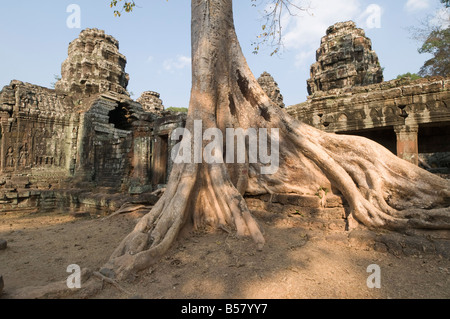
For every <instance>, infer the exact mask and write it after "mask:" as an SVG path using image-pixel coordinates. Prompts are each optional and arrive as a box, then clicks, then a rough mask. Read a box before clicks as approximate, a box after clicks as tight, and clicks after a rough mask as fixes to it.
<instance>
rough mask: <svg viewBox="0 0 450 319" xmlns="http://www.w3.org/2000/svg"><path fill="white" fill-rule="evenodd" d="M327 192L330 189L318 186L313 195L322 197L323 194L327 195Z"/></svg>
mask: <svg viewBox="0 0 450 319" xmlns="http://www.w3.org/2000/svg"><path fill="white" fill-rule="evenodd" d="M329 192H330V190H329V189H328V188H326V187H322V186H320V187H319V189H318V190H317V193H315V194H314V195H316V196H317V197H319V198H320V199H322V198H323V197H324V196H327V195H328V193H329Z"/></svg>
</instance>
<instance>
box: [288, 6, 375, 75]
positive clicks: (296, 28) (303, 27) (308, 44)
mask: <svg viewBox="0 0 450 319" xmlns="http://www.w3.org/2000/svg"><path fill="white" fill-rule="evenodd" d="M295 3H296V4H301V3H302V2H301V1H298V0H296V1H295ZM361 7H362V5H361V0H311V1H310V6H309V10H308V13H299V14H298V15H297V16H289V15H288V14H286V16H284V17H283V22H284V27H283V28H284V30H285V36H284V37H283V43H284V45H285V47H286V49H288V50H295V51H297V61H296V65H297V66H302V65H310V64H311V63H312V62H313V61H314V60H315V59H314V57H315V51H316V50H317V49H318V48H319V46H320V39H321V38H322V37H323V36H325V33H326V30H327V28H328V27H329V26H331V25H333V24H335V23H337V22H343V21H348V20H353V21H355V22H357V25H358V27H362V28H365V27H367V26H366V25H365V24H359V23H358V22H359V20H360V16H362V14H363V12H364V10H363V9H362V8H361ZM364 9H365V8H364ZM366 19H367V16H366ZM311 60H313V61H311Z"/></svg>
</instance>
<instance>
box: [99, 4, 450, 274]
mask: <svg viewBox="0 0 450 319" xmlns="http://www.w3.org/2000/svg"><path fill="white" fill-rule="evenodd" d="M196 120H201V121H202V125H203V132H205V131H206V130H207V129H209V128H219V129H220V130H221V131H222V132H225V130H226V129H227V128H242V129H249V128H255V129H258V128H267V129H269V131H270V132H271V134H273V132H274V131H273V129H279V136H280V137H279V144H280V152H279V153H280V159H279V160H280V163H279V169H278V171H277V172H276V173H274V174H271V175H264V174H261V173H260V172H261V169H262V168H263V167H264V165H263V164H261V163H260V162H259V163H252V162H250V161H248V160H247V162H246V163H245V164H221V163H217V164H207V163H205V162H202V163H199V164H195V163H193V162H192V163H189V164H176V165H174V168H173V170H172V173H171V176H170V178H169V182H168V186H167V190H166V192H165V193H164V195H163V196H162V198H161V199H160V200H159V202H158V203H157V204H156V205H155V207H154V208H153V209H152V210H151V211H150V213H148V214H147V215H146V216H144V217H143V218H142V219H141V221H140V222H139V223H138V225H137V226H136V228H135V229H134V231H133V232H132V233H131V234H130V235H128V236H127V237H126V238H125V239H124V240H123V242H122V243H121V244H120V246H119V247H118V248H117V249H116V251H115V252H114V253H113V255H112V256H111V258H110V260H109V262H108V263H107V264H106V265H105V267H104V269H109V270H113V271H114V273H115V275H116V276H117V277H118V278H119V279H121V278H124V277H126V276H128V275H129V274H131V273H134V272H136V271H139V270H142V269H145V268H147V267H149V266H150V265H151V264H152V263H154V262H157V261H158V259H159V257H161V256H162V255H163V254H164V253H165V252H166V251H167V250H168V249H169V248H170V246H171V244H172V243H173V242H174V240H175V239H176V237H177V235H178V234H179V232H180V230H181V229H182V227H184V226H185V225H186V224H191V225H192V226H193V227H194V228H195V229H219V228H221V229H226V230H229V231H231V230H234V231H236V233H237V235H238V236H251V237H252V238H253V239H254V241H255V243H256V245H257V248H258V249H262V247H263V246H264V243H265V239H264V237H263V235H262V230H261V229H260V226H259V225H258V223H257V221H256V220H255V219H254V218H253V216H252V215H251V213H250V211H249V209H248V208H247V205H246V203H245V200H244V198H243V195H244V194H248V195H261V194H266V193H271V194H273V193H297V194H315V193H316V192H317V190H318V189H319V188H320V187H322V188H328V189H330V190H333V192H336V193H338V192H339V193H340V194H342V195H343V196H344V197H345V198H346V200H347V201H348V203H349V205H350V208H351V215H350V216H349V220H350V226H352V227H353V226H355V225H356V224H358V223H361V224H363V225H365V226H367V227H373V228H378V227H384V228H390V229H404V228H408V227H417V228H446V229H448V228H450V209H449V205H450V183H449V181H447V180H444V179H441V178H439V177H437V176H435V175H433V174H431V173H428V172H427V171H425V170H422V169H420V168H418V167H416V166H414V165H412V164H410V163H408V162H406V161H403V160H401V159H399V158H398V157H396V156H395V155H393V154H392V153H391V152H389V151H388V150H387V149H385V148H384V147H382V146H381V145H378V144H377V143H375V142H373V141H370V140H367V139H365V138H361V137H356V136H342V135H335V134H328V133H325V132H322V131H319V130H317V129H314V128H312V127H310V126H308V125H305V124H303V123H300V122H298V121H296V120H294V119H293V118H291V117H290V116H289V115H287V113H285V111H284V110H282V109H280V108H279V107H277V106H276V105H274V104H273V103H272V102H271V101H270V99H269V98H268V96H267V95H266V94H265V93H264V91H263V90H262V89H261V87H260V86H259V84H258V82H257V80H256V78H255V77H254V76H253V74H252V72H251V71H250V69H249V67H248V65H247V62H246V60H245V58H244V56H243V54H242V50H241V48H240V45H239V42H238V39H237V36H236V32H235V29H234V21H233V8H232V0H192V91H191V101H190V106H189V113H188V120H187V123H186V128H187V129H188V130H189V131H190V132H194V121H196ZM224 136H225V134H224ZM191 146H192V149H194V145H191ZM203 147H205V143H204V144H203ZM225 148H226V147H225ZM223 156H225V154H223ZM247 158H248V155H247Z"/></svg>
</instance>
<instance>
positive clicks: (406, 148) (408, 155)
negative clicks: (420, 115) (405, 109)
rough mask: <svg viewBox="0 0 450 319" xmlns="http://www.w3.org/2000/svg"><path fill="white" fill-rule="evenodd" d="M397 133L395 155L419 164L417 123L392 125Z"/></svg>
mask: <svg viewBox="0 0 450 319" xmlns="http://www.w3.org/2000/svg"><path fill="white" fill-rule="evenodd" d="M394 130H395V133H396V134H397V156H398V157H400V158H402V159H404V160H406V161H408V162H411V163H413V164H415V165H419V143H418V133H419V126H418V125H400V126H395V127H394Z"/></svg>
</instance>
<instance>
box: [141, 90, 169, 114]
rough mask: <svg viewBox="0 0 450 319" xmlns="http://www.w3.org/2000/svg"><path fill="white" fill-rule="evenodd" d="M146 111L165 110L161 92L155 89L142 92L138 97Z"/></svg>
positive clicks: (157, 111)
mask: <svg viewBox="0 0 450 319" xmlns="http://www.w3.org/2000/svg"><path fill="white" fill-rule="evenodd" d="M137 102H138V103H140V104H141V105H142V107H143V109H144V110H145V111H146V112H151V113H162V112H164V106H163V102H162V100H161V99H160V94H159V93H157V92H153V91H147V92H144V93H142V95H141V97H140V98H138V99H137Z"/></svg>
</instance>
